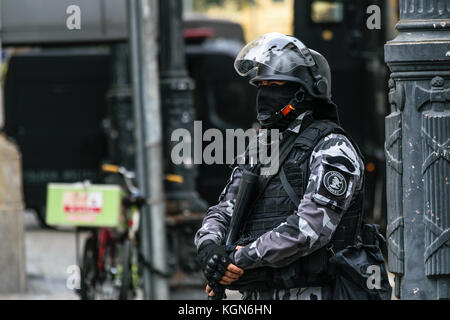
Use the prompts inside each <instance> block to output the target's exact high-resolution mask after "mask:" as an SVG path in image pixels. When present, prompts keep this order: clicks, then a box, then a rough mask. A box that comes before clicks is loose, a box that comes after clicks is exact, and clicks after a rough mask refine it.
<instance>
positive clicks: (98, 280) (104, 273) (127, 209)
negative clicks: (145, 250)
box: [77, 164, 146, 300]
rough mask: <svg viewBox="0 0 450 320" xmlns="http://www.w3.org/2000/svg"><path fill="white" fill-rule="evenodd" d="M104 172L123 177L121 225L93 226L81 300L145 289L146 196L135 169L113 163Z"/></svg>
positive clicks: (83, 264) (120, 296) (133, 293)
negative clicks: (142, 232) (142, 222)
mask: <svg viewBox="0 0 450 320" xmlns="http://www.w3.org/2000/svg"><path fill="white" fill-rule="evenodd" d="M102 171H103V172H105V173H113V174H117V175H118V176H119V177H120V179H121V185H122V187H123V189H124V191H125V194H124V196H123V198H122V216H121V217H122V221H121V225H120V227H118V228H96V229H91V234H90V236H89V237H88V238H87V239H86V241H85V244H84V250H83V258H82V262H81V266H80V270H81V279H80V290H79V295H80V297H81V299H82V300H96V299H114V300H116V299H119V300H128V299H134V298H136V297H137V295H138V293H139V292H138V291H139V290H140V288H142V285H141V283H140V282H141V279H142V276H141V273H142V265H143V263H142V258H141V254H140V251H139V219H140V212H141V208H142V206H143V205H144V204H145V203H146V199H145V197H144V196H143V195H142V194H141V192H140V191H139V189H138V188H137V187H136V186H135V185H134V184H133V179H134V178H135V174H134V172H131V171H128V170H127V169H126V168H124V167H119V166H116V165H111V164H104V165H103V166H102ZM78 232H79V229H77V250H78V235H79V234H78ZM77 257H78V253H77Z"/></svg>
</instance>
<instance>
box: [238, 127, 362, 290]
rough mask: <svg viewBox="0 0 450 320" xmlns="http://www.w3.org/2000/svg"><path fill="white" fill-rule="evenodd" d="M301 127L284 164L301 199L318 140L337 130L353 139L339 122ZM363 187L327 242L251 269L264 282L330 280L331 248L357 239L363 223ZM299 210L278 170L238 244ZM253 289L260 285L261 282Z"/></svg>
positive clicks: (313, 284)
mask: <svg viewBox="0 0 450 320" xmlns="http://www.w3.org/2000/svg"><path fill="white" fill-rule="evenodd" d="M302 130H303V131H302V132H301V133H300V134H299V135H298V137H297V138H296V140H295V142H294V147H293V149H292V150H291V151H290V153H289V155H288V156H287V158H286V160H285V161H284V163H283V164H282V167H283V170H284V172H285V174H286V177H287V180H288V182H289V183H290V185H291V186H292V188H293V189H294V191H295V193H296V194H297V195H298V198H299V199H302V197H303V194H304V193H305V190H306V186H307V184H308V180H309V175H310V168H309V159H310V156H311V153H312V152H313V149H314V147H315V146H316V145H317V143H318V142H319V140H321V139H322V138H324V137H325V136H327V135H329V134H331V133H338V134H343V135H345V136H346V137H347V138H348V139H349V140H350V141H351V142H352V140H351V138H350V137H349V136H348V135H347V134H346V133H345V131H344V130H343V129H342V128H341V127H340V126H339V125H337V124H336V123H334V122H332V121H328V120H318V121H314V122H312V124H310V125H309V126H308V127H307V128H306V129H302ZM352 144H353V146H354V148H355V150H357V152H358V154H359V156H360V157H361V158H362V155H361V153H360V151H359V149H358V147H357V146H356V144H354V143H353V142H352ZM363 190H364V188H362V191H361V192H359V193H358V194H355V195H354V197H353V199H352V202H351V204H350V207H349V209H348V210H347V211H346V212H345V214H344V216H343V217H342V219H341V221H340V223H339V225H338V227H337V229H336V231H335V233H334V235H333V237H332V240H331V242H330V243H329V244H328V245H326V246H325V247H322V248H321V249H318V250H317V251H315V252H314V253H312V254H309V255H308V256H305V257H302V258H300V259H298V260H297V261H295V262H293V263H291V264H290V265H288V266H285V267H282V268H268V267H264V268H257V269H253V271H252V272H258V273H259V274H260V275H261V286H263V287H264V286H269V287H270V288H274V287H277V288H295V287H316V286H325V285H328V284H330V283H331V281H332V275H331V274H330V272H329V270H328V259H329V257H330V252H329V250H330V249H332V250H333V251H334V252H337V251H339V250H342V249H343V248H345V247H346V246H347V245H351V244H353V243H354V241H355V240H356V236H357V234H358V233H357V231H358V229H359V228H360V224H361V223H362V214H363V213H362V212H363ZM296 210H297V206H296V205H295V204H294V203H293V201H292V200H291V199H290V198H289V195H288V193H287V192H286V190H285V189H284V187H283V185H282V183H281V179H280V170H279V171H278V173H277V174H276V175H274V176H273V177H272V178H271V181H270V182H269V183H268V184H267V186H266V188H265V189H264V191H263V192H262V193H260V196H259V197H258V198H257V199H256V201H255V202H254V204H253V207H252V210H251V212H250V214H249V216H248V219H247V221H246V223H245V224H244V225H243V226H242V228H241V232H240V235H241V236H240V238H239V240H238V241H237V243H236V244H238V245H247V244H249V243H251V242H253V241H254V240H256V239H257V238H258V237H260V236H261V235H263V234H264V233H266V232H268V231H270V230H272V229H274V228H276V227H277V226H279V225H280V224H281V223H282V222H284V221H286V219H287V217H288V216H289V215H292V214H293V213H294V212H295V211H296ZM249 271H250V270H249ZM246 272H247V271H246ZM246 289H248V288H246ZM253 289H258V286H256V288H253Z"/></svg>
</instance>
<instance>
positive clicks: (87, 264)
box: [80, 237, 97, 300]
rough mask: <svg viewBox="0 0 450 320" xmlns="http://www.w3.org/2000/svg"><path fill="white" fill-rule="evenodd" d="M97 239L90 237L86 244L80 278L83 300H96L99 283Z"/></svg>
mask: <svg viewBox="0 0 450 320" xmlns="http://www.w3.org/2000/svg"><path fill="white" fill-rule="evenodd" d="M95 240H96V239H95V238H93V237H89V238H88V239H87V240H86V243H85V245H84V252H83V261H82V268H81V279H80V282H81V284H80V297H81V300H95V296H96V295H95V293H96V285H97V245H96V241H95Z"/></svg>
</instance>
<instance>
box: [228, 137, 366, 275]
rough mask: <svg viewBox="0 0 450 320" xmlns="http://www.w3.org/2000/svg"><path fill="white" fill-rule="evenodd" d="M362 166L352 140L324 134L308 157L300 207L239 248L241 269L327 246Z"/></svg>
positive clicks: (280, 261)
mask: <svg viewBox="0 0 450 320" xmlns="http://www.w3.org/2000/svg"><path fill="white" fill-rule="evenodd" d="M363 170H364V165H363V162H362V160H361V158H360V157H359V156H358V153H357V152H356V151H355V149H354V148H353V146H352V145H351V143H350V142H349V140H348V139H347V138H346V137H345V136H343V135H340V134H330V135H328V136H326V137H324V138H323V139H322V140H321V141H319V143H318V144H317V146H316V147H315V148H314V151H313V153H312V154H311V157H310V176H309V181H308V185H307V188H306V191H305V194H304V196H303V198H302V200H301V202H300V205H299V207H298V210H297V212H295V213H293V214H292V215H290V216H289V217H288V218H287V219H286V221H285V222H283V223H282V224H280V225H279V226H278V227H276V228H275V229H273V230H271V231H269V232H267V233H265V234H263V235H262V236H260V237H259V238H258V239H256V241H254V242H253V243H251V244H249V245H247V246H245V247H243V248H242V249H240V250H238V251H237V252H236V253H235V262H236V265H237V266H239V267H241V268H243V269H252V268H256V267H263V266H268V267H274V268H277V267H283V266H285V265H288V264H289V263H291V262H293V261H295V260H297V259H298V258H300V257H302V256H306V255H308V254H310V253H312V252H314V251H315V250H317V249H319V248H321V247H323V246H325V245H326V244H327V243H328V242H329V241H330V240H331V237H332V236H333V233H334V231H335V230H336V227H337V225H338V224H339V222H340V220H341V217H342V215H343V214H344V213H345V211H346V210H347V209H348V208H349V206H350V202H351V200H352V198H353V195H354V193H355V191H356V190H360V189H361V188H362V180H363V174H364V172H363Z"/></svg>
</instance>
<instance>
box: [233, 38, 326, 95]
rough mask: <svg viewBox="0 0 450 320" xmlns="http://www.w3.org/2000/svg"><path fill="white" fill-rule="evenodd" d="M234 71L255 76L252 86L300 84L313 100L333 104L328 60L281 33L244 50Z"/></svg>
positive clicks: (252, 42)
mask: <svg viewBox="0 0 450 320" xmlns="http://www.w3.org/2000/svg"><path fill="white" fill-rule="evenodd" d="M234 68H235V69H236V71H237V73H238V74H239V75H241V76H246V75H249V74H250V73H252V72H253V73H252V75H254V77H253V78H252V79H251V80H250V83H251V84H253V85H257V82H259V81H262V80H279V81H291V82H297V83H299V84H301V85H302V86H303V87H304V88H305V90H306V91H307V92H308V93H309V94H310V95H311V96H313V97H315V98H318V99H324V100H331V71H330V66H329V65H328V62H327V60H326V59H325V58H324V57H323V56H322V55H321V54H320V53H318V52H316V51H314V50H312V49H308V48H307V47H306V46H305V45H304V44H303V43H302V42H301V41H300V40H298V39H297V38H295V37H292V36H287V35H284V34H282V33H278V32H271V33H267V34H265V35H262V36H260V37H259V38H257V39H255V40H253V41H251V42H250V43H248V44H247V45H246V46H245V47H244V48H243V49H242V50H241V52H240V53H239V54H238V56H237V57H236V59H235V61H234Z"/></svg>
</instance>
